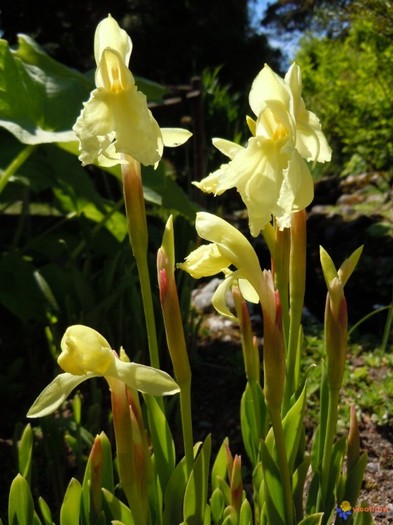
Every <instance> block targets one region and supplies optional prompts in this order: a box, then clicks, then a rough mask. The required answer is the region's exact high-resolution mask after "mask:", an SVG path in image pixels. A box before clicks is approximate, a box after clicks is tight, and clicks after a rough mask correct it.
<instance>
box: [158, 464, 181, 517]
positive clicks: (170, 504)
mask: <svg viewBox="0 0 393 525" xmlns="http://www.w3.org/2000/svg"><path fill="white" fill-rule="evenodd" d="M186 484H187V464H186V458H185V457H183V458H182V459H181V461H179V463H178V464H177V465H176V468H175V470H174V471H173V472H172V475H171V477H170V478H169V480H168V483H167V485H166V490H165V495H164V515H163V525H173V523H180V522H181V521H182V518H183V499H184V491H185V488H186Z"/></svg>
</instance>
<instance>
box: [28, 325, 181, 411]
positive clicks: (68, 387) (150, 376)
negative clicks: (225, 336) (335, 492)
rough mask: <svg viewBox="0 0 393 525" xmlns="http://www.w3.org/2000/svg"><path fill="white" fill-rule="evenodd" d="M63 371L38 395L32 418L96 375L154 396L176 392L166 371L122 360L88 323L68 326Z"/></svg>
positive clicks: (52, 409) (49, 408)
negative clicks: (116, 380) (86, 324)
mask: <svg viewBox="0 0 393 525" xmlns="http://www.w3.org/2000/svg"><path fill="white" fill-rule="evenodd" d="M61 350H62V351H61V354H60V355H59V358H58V363H59V365H60V366H61V367H62V368H63V370H64V373H62V374H59V375H58V376H57V377H56V378H55V379H54V380H53V381H52V382H51V383H50V384H49V385H48V386H47V387H46V388H45V389H44V390H43V391H42V392H41V394H40V395H39V396H38V398H37V399H36V400H35V402H34V403H33V406H32V407H31V408H30V410H29V412H28V414H27V415H28V417H41V416H46V415H48V414H50V413H51V412H54V411H55V410H56V409H57V408H58V407H59V406H60V405H61V403H62V402H63V401H64V400H65V399H66V398H67V397H68V395H69V394H70V393H71V391H72V390H73V389H74V388H76V387H77V386H78V385H79V384H80V383H82V382H83V381H85V380H86V379H90V378H92V377H100V376H102V377H105V378H106V379H107V380H108V382H109V383H110V381H111V379H118V380H120V381H122V382H123V383H124V384H125V385H127V386H129V387H130V388H134V389H136V390H139V391H140V392H142V393H146V394H151V395H154V396H163V395H171V394H175V393H176V392H178V391H179V387H178V385H177V384H176V382H175V381H174V380H173V379H172V378H171V377H170V376H169V375H168V374H167V373H166V372H163V371H162V370H158V369H155V368H152V367H149V366H145V365H140V364H138V363H132V362H125V361H123V360H120V359H119V358H118V357H117V355H116V354H115V352H114V351H113V350H112V349H111V347H110V345H109V343H108V341H107V340H106V339H105V338H104V337H102V335H101V334H100V333H99V332H97V331H96V330H93V329H92V328H89V327H88V326H84V325H73V326H70V327H69V328H67V330H66V332H65V334H64V336H63V338H62V340H61Z"/></svg>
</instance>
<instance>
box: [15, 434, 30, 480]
mask: <svg viewBox="0 0 393 525" xmlns="http://www.w3.org/2000/svg"><path fill="white" fill-rule="evenodd" d="M32 455H33V429H32V428H31V425H30V424H28V425H26V426H25V429H24V431H23V434H22V437H21V439H20V441H19V442H18V468H19V473H20V474H22V476H23V477H24V478H25V480H26V481H27V482H28V483H30V479H31V463H32Z"/></svg>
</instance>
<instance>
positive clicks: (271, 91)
mask: <svg viewBox="0 0 393 525" xmlns="http://www.w3.org/2000/svg"><path fill="white" fill-rule="evenodd" d="M249 103H250V107H251V109H252V110H253V112H254V114H255V116H256V120H253V119H251V118H248V119H247V122H248V125H249V128H250V131H251V133H252V135H253V136H252V137H251V138H250V139H249V140H248V143H247V145H246V147H242V146H239V145H237V144H234V143H232V142H230V141H225V140H223V139H214V140H213V144H214V145H215V146H216V147H217V148H218V149H219V150H220V151H221V152H222V153H224V154H225V155H226V156H228V157H229V159H230V162H228V163H227V164H223V165H222V166H221V167H220V168H219V169H218V170H217V171H215V172H213V173H211V174H210V175H209V176H208V177H206V178H205V179H203V180H202V181H200V182H195V183H194V184H195V185H196V186H197V187H199V188H200V189H201V190H203V191H205V192H208V193H214V194H215V195H220V194H222V193H223V192H224V191H226V190H227V189H230V188H237V190H238V192H239V193H240V195H241V197H242V199H243V202H244V203H245V205H246V207H247V210H248V215H249V227H250V231H251V234H252V235H253V236H257V235H258V234H259V233H260V231H261V230H262V229H263V228H264V227H265V226H266V224H267V222H269V221H270V219H271V217H272V216H274V217H275V218H276V219H277V223H278V226H279V227H280V228H281V229H282V228H285V227H289V226H290V217H291V214H292V213H294V212H296V211H299V210H302V209H304V208H305V207H306V206H308V204H310V202H311V201H312V198H313V181H312V178H311V173H310V171H309V168H308V166H307V163H306V161H305V159H306V160H314V161H320V162H324V161H325V160H329V158H330V149H329V147H328V145H327V142H326V139H325V137H324V135H323V134H322V131H321V128H320V125H319V121H318V119H317V118H316V117H315V115H314V114H313V113H311V112H309V111H307V110H306V109H305V106H304V102H303V100H302V98H301V78H300V70H299V69H298V67H297V66H295V65H293V66H291V68H290V70H289V71H288V73H287V76H286V78H285V80H283V79H282V78H281V77H279V76H278V75H276V74H275V73H274V72H273V71H272V70H271V69H270V68H269V67H268V66H265V67H264V68H263V69H262V71H261V72H260V73H259V74H258V76H257V77H256V79H255V80H254V82H253V84H252V87H251V90H250V94H249Z"/></svg>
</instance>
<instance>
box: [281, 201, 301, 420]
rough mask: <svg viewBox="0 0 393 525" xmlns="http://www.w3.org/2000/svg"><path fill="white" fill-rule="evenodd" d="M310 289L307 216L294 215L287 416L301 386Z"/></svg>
mask: <svg viewBox="0 0 393 525" xmlns="http://www.w3.org/2000/svg"><path fill="white" fill-rule="evenodd" d="M305 287H306V212H305V211H304V210H302V211H300V212H297V213H294V214H292V224H291V245H290V257H289V312H290V318H289V336H288V350H287V357H286V365H287V375H286V386H285V397H284V414H286V413H287V411H288V410H289V408H290V400H291V397H292V395H293V394H294V393H295V391H296V389H297V388H298V382H299V377H298V375H299V367H298V362H299V351H300V348H299V333H300V325H301V319H302V311H303V303H304V293H305Z"/></svg>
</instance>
